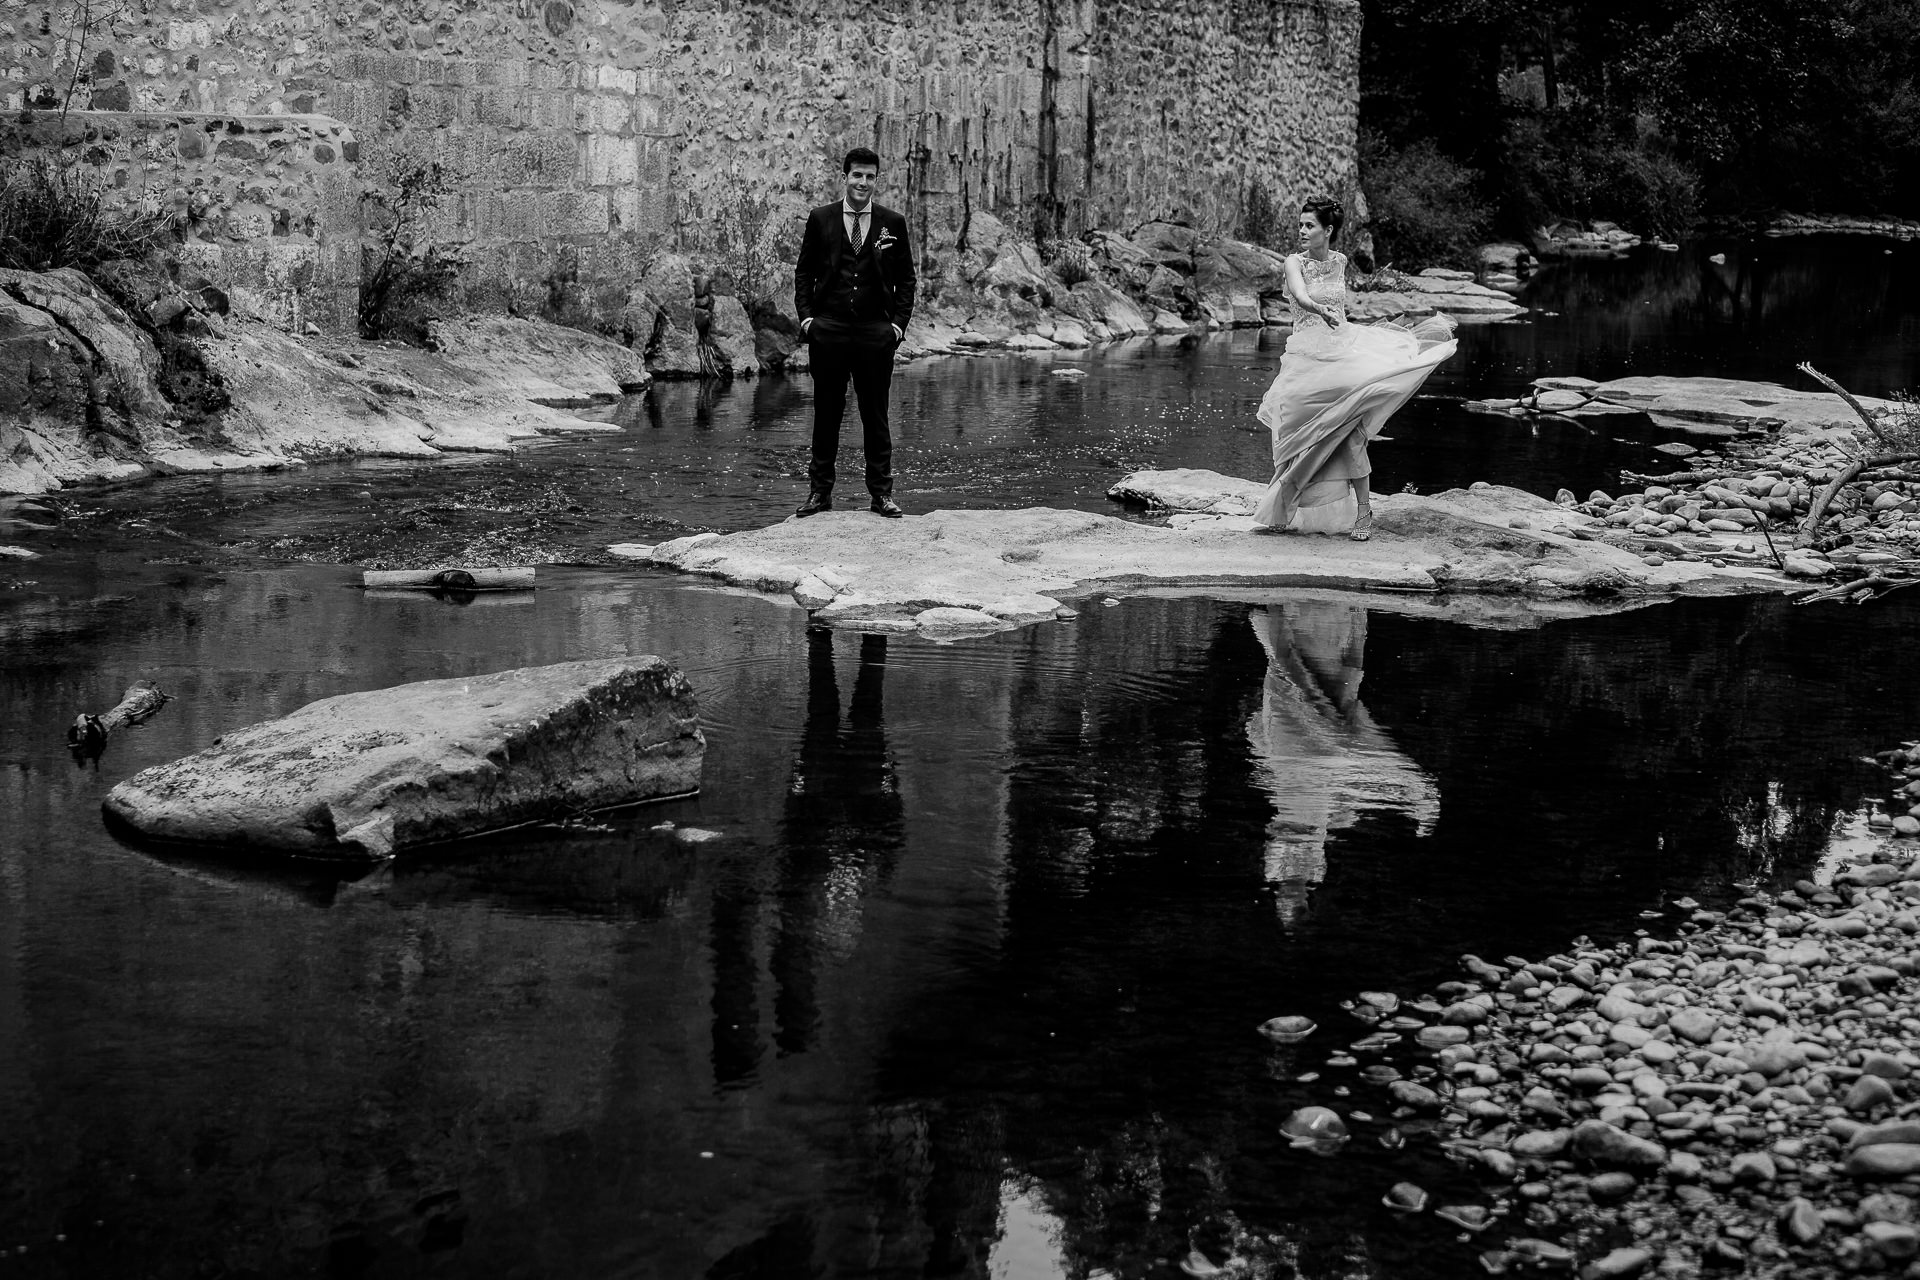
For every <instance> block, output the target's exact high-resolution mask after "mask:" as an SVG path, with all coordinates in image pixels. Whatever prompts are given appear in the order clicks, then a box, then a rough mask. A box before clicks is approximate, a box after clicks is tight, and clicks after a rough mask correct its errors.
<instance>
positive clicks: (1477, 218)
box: [1360, 133, 1490, 270]
mask: <svg viewBox="0 0 1920 1280" xmlns="http://www.w3.org/2000/svg"><path fill="white" fill-rule="evenodd" d="M1479 181H1480V175H1479V174H1478V173H1476V172H1475V171H1474V170H1472V169H1469V168H1467V167H1466V166H1465V165H1463V164H1460V163H1458V162H1456V161H1454V160H1450V159H1448V158H1447V157H1446V156H1443V155H1441V154H1440V152H1439V150H1438V149H1437V148H1435V147H1434V145H1433V144H1432V143H1430V142H1425V141H1419V142H1413V143H1409V144H1408V145H1406V146H1401V147H1394V146H1391V145H1389V144H1388V143H1386V142H1385V141H1384V140H1383V139H1381V138H1379V137H1378V136H1376V135H1371V134H1365V133H1363V134H1362V136H1361V139H1360V183H1361V186H1362V187H1363V188H1364V189H1365V190H1366V192H1367V207H1368V208H1369V209H1370V210H1371V212H1372V216H1371V218H1370V220H1369V222H1368V226H1369V227H1370V229H1371V230H1372V231H1373V238H1374V250H1375V253H1376V255H1377V256H1378V257H1379V258H1380V260H1381V261H1382V262H1383V263H1390V264H1392V265H1394V266H1397V267H1400V268H1401V269H1403V270H1418V269H1419V268H1421V267H1431V266H1454V265H1469V264H1470V262H1471V259H1472V256H1473V251H1474V248H1475V246H1476V245H1478V244H1479V243H1480V241H1481V239H1482V238H1483V237H1484V236H1485V234H1486V230H1487V225H1488V222H1489V221H1490V219H1489V213H1488V209H1487V206H1486V205H1485V204H1484V203H1482V201H1481V199H1480V197H1479V194H1478V191H1477V187H1478V185H1479Z"/></svg>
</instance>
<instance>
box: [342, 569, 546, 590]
mask: <svg viewBox="0 0 1920 1280" xmlns="http://www.w3.org/2000/svg"><path fill="white" fill-rule="evenodd" d="M360 585H361V586H363V587H381V588H386V589H389V590H392V589H395V588H398V589H401V590H410V591H531V590H533V568H532V566H527V567H525V568H518V569H368V570H367V571H366V572H365V573H363V574H361V575H360Z"/></svg>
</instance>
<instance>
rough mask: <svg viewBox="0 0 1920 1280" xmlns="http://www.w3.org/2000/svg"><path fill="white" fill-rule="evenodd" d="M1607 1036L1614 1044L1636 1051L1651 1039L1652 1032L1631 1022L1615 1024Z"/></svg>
mask: <svg viewBox="0 0 1920 1280" xmlns="http://www.w3.org/2000/svg"><path fill="white" fill-rule="evenodd" d="M1607 1034H1608V1035H1609V1036H1610V1037H1612V1039H1613V1042H1614V1043H1615V1044H1623V1045H1625V1046H1627V1048H1629V1049H1638V1048H1640V1047H1641V1046H1643V1045H1645V1044H1646V1043H1647V1042H1648V1041H1650V1040H1652V1039H1653V1032H1651V1031H1649V1030H1647V1029H1646V1028H1645V1027H1643V1026H1640V1025H1639V1024H1638V1023H1633V1022H1616V1023H1614V1024H1613V1026H1612V1027H1611V1028H1610V1029H1609V1030H1608V1032H1607Z"/></svg>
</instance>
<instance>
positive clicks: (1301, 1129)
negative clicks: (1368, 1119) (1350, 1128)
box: [1280, 1107, 1349, 1155]
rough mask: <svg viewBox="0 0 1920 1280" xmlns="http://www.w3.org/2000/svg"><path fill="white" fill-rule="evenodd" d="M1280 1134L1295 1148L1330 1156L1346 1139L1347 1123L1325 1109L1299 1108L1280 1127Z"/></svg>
mask: <svg viewBox="0 0 1920 1280" xmlns="http://www.w3.org/2000/svg"><path fill="white" fill-rule="evenodd" d="M1280 1132H1281V1133H1282V1134H1284V1135H1286V1137H1287V1139H1288V1140H1289V1141H1290V1142H1291V1143H1292V1144H1293V1145H1294V1146H1296V1147H1305V1148H1308V1149H1311V1150H1314V1151H1317V1152H1319V1153H1320V1154H1322V1155H1331V1154H1332V1153H1333V1152H1334V1151H1336V1150H1338V1149H1339V1147H1340V1144H1341V1143H1343V1142H1345V1141H1346V1140H1347V1138H1348V1136H1349V1135H1348V1133H1347V1122H1346V1121H1344V1120H1342V1119H1341V1118H1340V1117H1339V1115H1338V1114H1337V1113H1336V1112H1334V1111H1332V1110H1330V1109H1329V1108H1327V1107H1301V1108H1300V1109H1299V1110H1297V1111H1295V1112H1294V1113H1293V1114H1292V1115H1290V1116H1288V1117H1287V1118H1286V1120H1285V1121H1283V1122H1282V1123H1281V1125H1280Z"/></svg>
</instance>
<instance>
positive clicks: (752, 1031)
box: [713, 629, 906, 1086]
mask: <svg viewBox="0 0 1920 1280" xmlns="http://www.w3.org/2000/svg"><path fill="white" fill-rule="evenodd" d="M886 666H887V638H886V637H885V636H877V635H867V636H862V637H860V668H859V673H858V674H857V675H856V676H855V677H854V681H853V699H852V701H851V702H850V703H849V704H848V707H847V722H846V728H845V729H844V730H843V729H842V728H841V723H840V680H839V673H838V672H837V671H836V670H835V668H834V661H833V632H831V631H828V630H825V629H821V630H815V631H812V632H809V633H808V635H807V716H806V723H805V726H804V727H803V728H802V729H801V732H800V750H799V752H798V753H797V754H796V756H795V757H794V762H793V774H792V778H791V781H790V782H789V784H788V787H787V803H786V815H785V818H784V820H783V821H782V823H781V826H782V834H783V837H784V840H783V845H782V848H781V851H780V858H779V861H778V862H777V863H776V864H775V867H774V869H773V873H774V875H775V876H776V877H777V883H776V884H775V886H774V892H775V894H776V895H777V898H778V904H777V905H778V922H777V924H776V926H775V927H776V934H775V937H774V940H773V947H772V957H771V962H770V967H771V969H772V972H773V981H774V988H775V989H774V997H773V1012H774V1023H775V1026H774V1042H775V1044H776V1046H777V1047H778V1049H779V1051H780V1052H781V1053H782V1054H788V1053H804V1052H806V1050H807V1049H809V1048H811V1047H812V1044H813V1040H814V1037H815V1034H816V1033H817V1032H818V1030H819V1025H820V999H819V995H818V988H819V978H820V969H821V967H822V965H823V963H825V961H826V959H827V955H828V953H829V952H831V951H833V950H836V949H838V950H841V951H842V953H843V954H844V951H845V949H847V948H850V947H851V946H852V944H853V943H854V942H855V941H857V938H858V914H857V913H858V911H859V910H860V908H861V906H862V905H863V904H862V901H861V899H862V897H863V896H864V894H865V893H866V891H867V889H868V888H869V887H870V886H871V885H873V884H874V883H875V882H877V881H880V880H884V879H885V878H886V877H887V876H888V875H889V874H891V872H892V870H893V865H894V860H895V858H896V857H897V856H898V853H899V850H900V849H901V848H902V847H903V846H904V845H905V843H906V835H905V822H904V819H903V816H902V812H901V804H900V789H899V786H898V785H897V783H896V780H895V776H894V770H893V762H892V760H891V759H890V758H889V757H888V753H887V738H886V728H885V724H884V723H883V720H882V716H881V700H882V698H881V695H882V690H883V682H884V679H885V676H886ZM764 892H765V890H764V887H763V884H762V883H759V882H756V879H749V880H743V881H740V882H735V883H733V884H731V885H729V886H726V887H724V888H723V889H721V890H720V891H718V892H716V894H715V897H714V934H713V945H714V993H713V1017H714V1022H713V1037H714V1047H713V1065H714V1082H715V1083H716V1084H718V1085H722V1086H726V1085H734V1084H739V1083H743V1082H746V1081H749V1080H751V1079H752V1078H753V1077H754V1076H755V1074H756V1072H757V1071H758V1069H759V1065H760V1054H761V1045H760V1042H759V1030H758V1028H759V1021H760V1019H759V1015H758V1013H757V1011H756V1006H757V1005H758V993H757V991H756V990H755V988H756V987H757V986H758V983H759V965H758V962H757V960H756V959H755V954H756V951H757V946H756V943H755V934H756V933H757V932H758V924H757V922H758V920H759V918H760V914H761V913H760V905H759V904H760V901H761V896H762V894H763V893H764Z"/></svg>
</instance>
